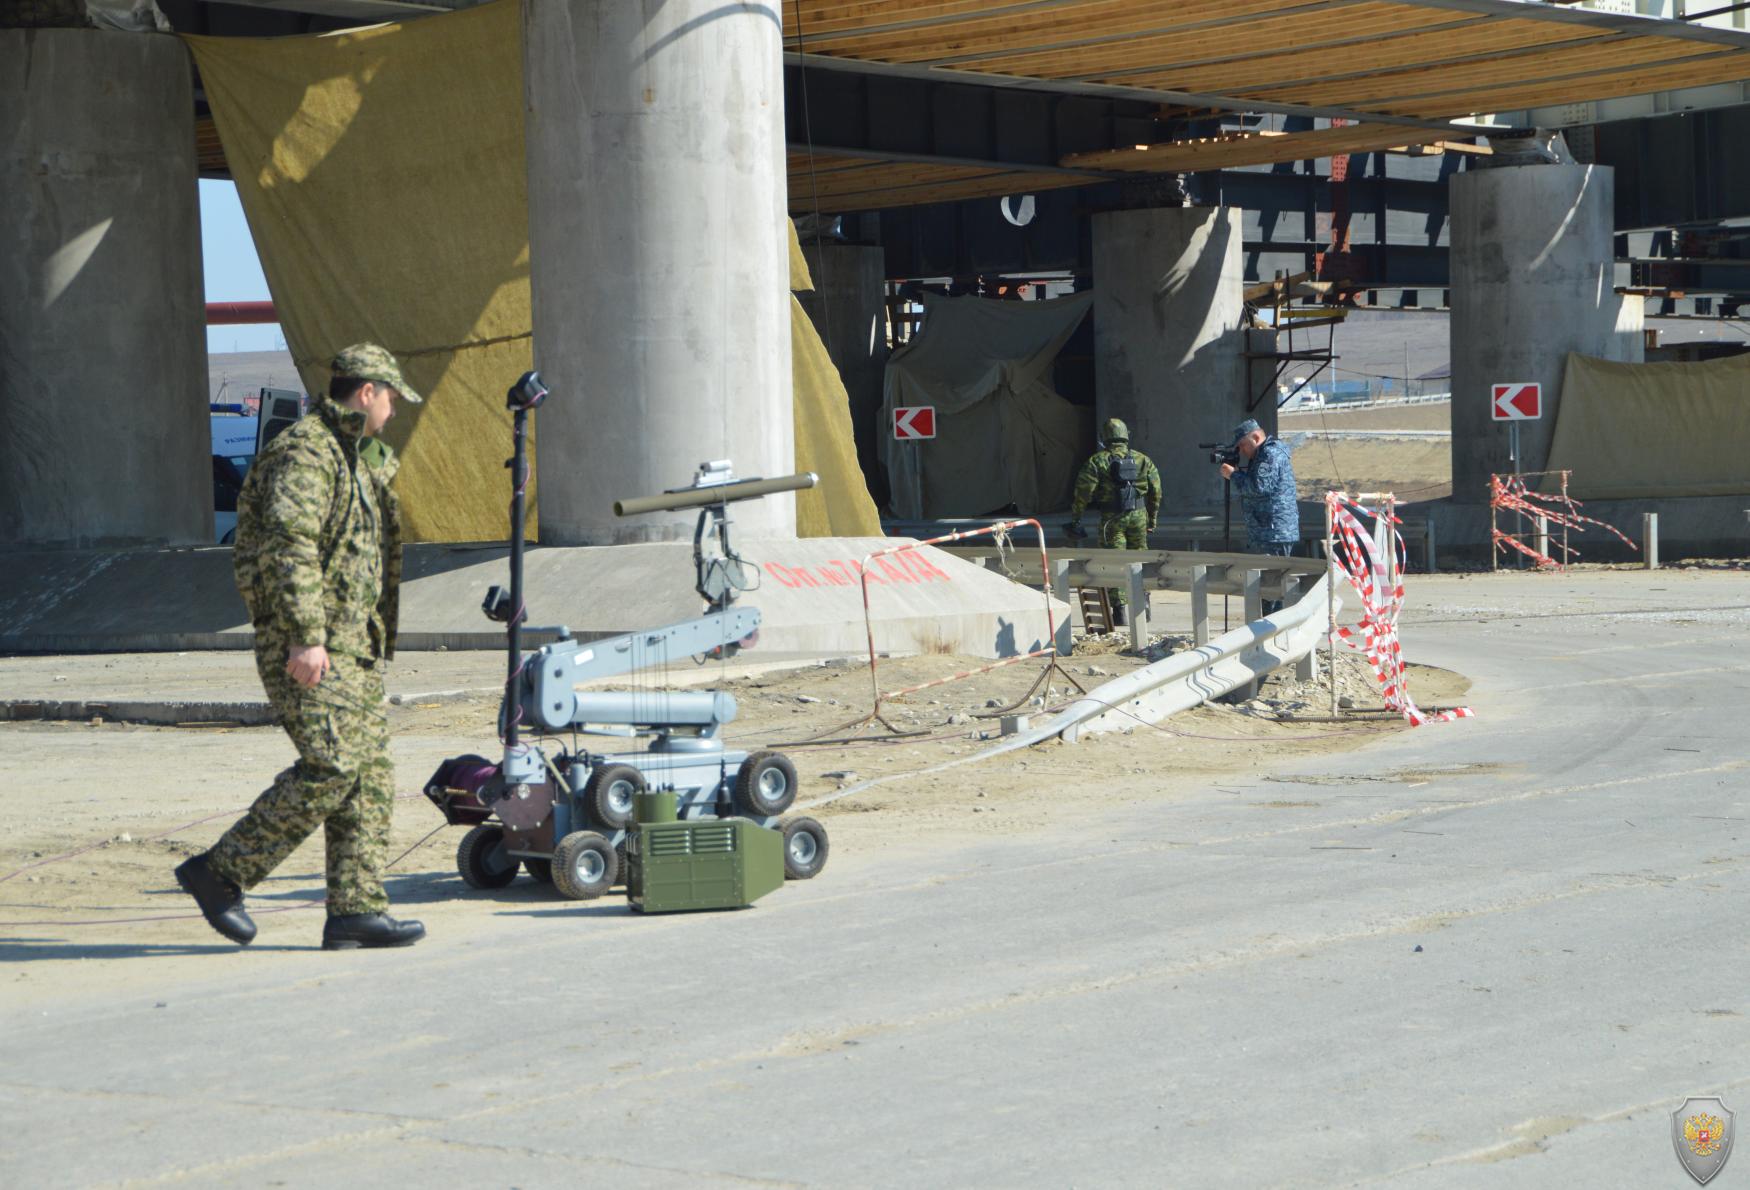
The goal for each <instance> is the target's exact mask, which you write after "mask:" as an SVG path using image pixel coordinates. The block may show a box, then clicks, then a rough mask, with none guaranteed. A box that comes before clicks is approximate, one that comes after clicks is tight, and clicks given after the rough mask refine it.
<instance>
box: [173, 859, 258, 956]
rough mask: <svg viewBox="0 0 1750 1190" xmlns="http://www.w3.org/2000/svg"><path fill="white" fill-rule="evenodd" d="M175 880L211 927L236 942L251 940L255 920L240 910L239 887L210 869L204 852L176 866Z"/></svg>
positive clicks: (241, 905) (247, 943)
mask: <svg viewBox="0 0 1750 1190" xmlns="http://www.w3.org/2000/svg"><path fill="white" fill-rule="evenodd" d="M176 883H178V884H180V885H182V891H183V892H185V893H187V894H188V895H189V896H191V897H193V898H194V901H195V904H197V905H199V906H200V908H201V916H203V917H205V918H206V919H207V924H208V925H210V926H212V927H213V929H215V930H217V931H219V933H221V934H223V935H224V936H225V937H227V938H229V939H230V940H231V941H233V942H235V943H237V945H239V946H248V945H249V944H250V943H251V942H253V941H254V940H255V923H254V922H253V921H250V920H249V914H247V913H245V912H244V911H243V890H242V889H240V888H238V887H237V886H236V885H235V884H232V883H231V882H230V881H229V880H226V879H225V878H224V877H223V876H221V875H219V874H218V873H217V872H215V871H213V869H212V867H211V866H210V865H209V864H208V863H207V857H206V856H205V855H204V854H202V855H197V856H195V857H194V858H193V859H187V860H184V861H183V862H182V863H181V864H179V865H178V866H177V869H176Z"/></svg>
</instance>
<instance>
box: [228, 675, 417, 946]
mask: <svg viewBox="0 0 1750 1190" xmlns="http://www.w3.org/2000/svg"><path fill="white" fill-rule="evenodd" d="M330 661H331V668H330V669H329V671H328V673H327V674H325V675H324V676H323V678H322V681H321V683H320V684H319V685H317V686H316V687H315V688H314V689H306V688H305V687H302V686H299V685H298V684H297V683H295V682H293V681H292V679H291V678H290V677H288V676H287V675H286V672H285V665H286V646H285V644H284V643H283V642H266V641H264V642H262V643H261V644H260V645H259V646H258V647H257V649H256V653H255V666H256V670H257V671H258V672H259V673H260V674H261V684H262V685H263V686H264V687H265V688H266V690H267V697H268V701H269V702H270V703H272V704H273V708H274V711H275V712H276V714H277V715H278V717H279V720H280V724H281V726H283V727H284V728H285V729H286V734H287V735H289V736H291V737H292V743H293V744H294V745H296V746H297V749H298V759H297V762H296V763H295V764H293V765H292V767H291V768H289V769H286V770H285V771H284V772H282V773H281V774H280V775H279V776H277V777H275V778H274V780H273V784H272V785H271V786H269V787H268V789H267V790H266V791H265V792H264V793H263V794H262V795H261V796H260V797H258V798H256V799H255V804H254V805H253V806H251V807H249V812H248V813H247V814H245V815H244V816H243V817H242V818H241V819H239V820H238V821H237V824H236V825H235V826H233V827H232V828H231V829H230V830H228V831H226V832H225V834H224V837H222V838H221V839H220V840H219V841H218V843H217V844H215V845H214V847H213V850H212V852H211V853H210V856H211V858H210V863H211V865H212V869H213V871H215V872H217V873H218V874H219V875H221V876H223V877H225V878H226V879H228V880H232V881H234V882H236V883H237V884H238V885H240V886H241V887H243V888H245V889H248V888H253V887H254V886H255V885H257V884H259V883H261V881H263V880H265V879H266V878H267V875H268V873H270V872H272V871H273V870H274V869H275V868H277V867H279V865H280V864H282V863H284V862H285V860H286V858H287V857H288V856H290V855H291V854H292V852H294V851H296V850H297V849H298V846H299V845H300V844H301V843H303V842H304V840H305V839H307V838H309V837H310V835H311V834H312V833H313V832H314V831H315V830H316V828H317V827H318V826H320V827H322V828H323V830H324V843H325V845H326V850H327V859H328V913H329V916H331V917H338V916H342V915H345V914H350V913H381V912H383V911H384V910H385V909H387V908H388V907H389V897H388V894H387V893H385V892H384V891H383V862H384V853H385V852H386V851H387V849H388V846H389V816H390V812H391V810H392V809H393V806H394V796H395V795H394V789H395V771H394V767H393V766H392V764H391V763H390V760H389V720H388V714H387V712H386V710H385V708H384V705H383V674H382V671H381V669H380V667H379V666H378V665H377V664H376V663H374V662H361V661H360V660H359V659H358V658H356V657H342V656H339V655H334V654H331V655H330Z"/></svg>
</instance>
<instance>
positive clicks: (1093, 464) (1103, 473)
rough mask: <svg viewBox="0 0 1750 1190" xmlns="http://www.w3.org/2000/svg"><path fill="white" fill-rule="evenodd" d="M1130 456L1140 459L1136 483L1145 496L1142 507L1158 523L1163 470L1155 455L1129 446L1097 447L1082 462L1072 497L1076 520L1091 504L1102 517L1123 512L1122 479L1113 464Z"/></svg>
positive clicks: (1071, 502) (1073, 515)
mask: <svg viewBox="0 0 1750 1190" xmlns="http://www.w3.org/2000/svg"><path fill="white" fill-rule="evenodd" d="M1127 457H1129V458H1135V459H1136V486H1137V488H1138V489H1139V490H1140V494H1141V496H1142V504H1141V508H1142V509H1143V510H1144V511H1145V512H1146V513H1147V514H1148V523H1149V524H1151V525H1152V524H1154V523H1155V518H1156V517H1158V516H1159V515H1160V511H1161V473H1160V471H1159V470H1157V469H1156V468H1155V465H1154V461H1153V460H1152V459H1150V458H1149V457H1148V456H1147V455H1145V454H1143V453H1142V452H1141V451H1140V450H1131V449H1130V448H1129V447H1128V446H1115V447H1112V448H1111V449H1109V450H1099V451H1095V452H1094V453H1093V454H1092V455H1091V456H1089V458H1088V461H1087V462H1085V463H1083V464H1082V469H1081V470H1080V471H1078V472H1077V473H1076V486H1075V495H1073V496H1072V497H1071V498H1070V505H1069V515H1070V518H1071V519H1072V520H1078V521H1079V520H1081V517H1082V510H1083V509H1084V508H1088V507H1090V506H1092V507H1093V508H1094V509H1095V510H1097V511H1098V512H1099V514H1100V515H1101V516H1102V517H1114V516H1121V515H1123V510H1122V509H1121V508H1119V506H1118V483H1117V479H1116V477H1115V476H1114V475H1113V464H1115V463H1117V462H1118V461H1119V460H1120V459H1124V458H1127Z"/></svg>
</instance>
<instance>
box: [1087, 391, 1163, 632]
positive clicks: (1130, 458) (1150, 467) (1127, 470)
mask: <svg viewBox="0 0 1750 1190" xmlns="http://www.w3.org/2000/svg"><path fill="white" fill-rule="evenodd" d="M1100 443H1101V445H1102V446H1103V447H1104V448H1105V449H1103V450H1098V451H1095V452H1094V454H1093V455H1092V456H1090V457H1089V459H1088V461H1087V462H1085V463H1083V464H1082V469H1081V470H1080V471H1079V472H1077V474H1076V486H1075V494H1074V495H1073V496H1072V497H1071V498H1070V506H1069V515H1070V521H1069V524H1068V525H1066V526H1064V531H1065V532H1067V533H1068V534H1069V535H1070V536H1071V537H1086V536H1087V530H1086V529H1083V528H1082V510H1083V509H1085V508H1088V507H1090V506H1091V507H1093V508H1096V509H1098V510H1099V512H1100V545H1101V547H1102V548H1104V549H1116V550H1145V549H1147V548H1148V535H1149V534H1150V533H1152V532H1153V531H1154V527H1155V520H1156V518H1157V517H1159V516H1160V511H1161V473H1160V472H1159V471H1158V470H1156V468H1155V465H1154V461H1153V460H1152V459H1150V458H1149V457H1148V456H1147V455H1145V454H1143V453H1142V452H1141V451H1137V450H1132V449H1130V430H1129V429H1128V428H1127V427H1126V426H1125V424H1124V423H1123V422H1121V421H1119V420H1118V419H1117V418H1115V417H1114V418H1112V419H1111V420H1109V421H1108V422H1107V423H1106V426H1105V430H1104V432H1103V433H1102V434H1101V435H1100ZM1128 620H1129V615H1128V613H1127V611H1126V609H1125V593H1124V592H1123V591H1122V590H1120V591H1115V592H1113V595H1112V623H1113V626H1114V627H1123V626H1124V624H1126V623H1127V622H1128Z"/></svg>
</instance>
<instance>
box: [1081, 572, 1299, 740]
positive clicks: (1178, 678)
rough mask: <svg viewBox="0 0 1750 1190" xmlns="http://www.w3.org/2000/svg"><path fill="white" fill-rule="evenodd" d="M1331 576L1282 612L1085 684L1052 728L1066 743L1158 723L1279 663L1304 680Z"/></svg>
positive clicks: (1251, 684)
mask: <svg viewBox="0 0 1750 1190" xmlns="http://www.w3.org/2000/svg"><path fill="white" fill-rule="evenodd" d="M1330 582H1331V576H1330V574H1329V572H1328V571H1327V572H1326V573H1324V574H1321V575H1320V576H1319V577H1318V578H1317V579H1316V580H1315V581H1314V582H1313V583H1312V585H1311V586H1310V587H1308V588H1307V589H1306V590H1305V591H1304V592H1303V593H1302V594H1301V595H1300V598H1298V599H1296V600H1295V601H1294V602H1293V603H1291V604H1286V605H1285V606H1284V607H1283V608H1282V610H1281V611H1278V612H1275V613H1273V614H1271V615H1268V616H1262V617H1260V618H1258V619H1255V620H1251V619H1249V620H1248V622H1247V623H1246V624H1244V625H1242V626H1240V627H1239V628H1235V629H1234V630H1233V631H1232V632H1226V633H1223V634H1222V635H1221V636H1220V637H1218V638H1216V639H1215V640H1212V641H1210V642H1209V643H1208V644H1206V645H1202V646H1200V647H1198V648H1194V649H1191V650H1189V651H1187V652H1184V653H1175V654H1174V655H1173V656H1171V657H1167V658H1164V659H1163V660H1160V661H1157V662H1155V663H1154V664H1152V665H1145V666H1144V667H1143V668H1141V669H1139V670H1136V671H1134V672H1132V673H1128V674H1125V675H1124V676H1123V677H1120V678H1114V679H1113V680H1112V681H1110V682H1107V683H1106V684H1105V685H1103V686H1099V687H1097V688H1095V689H1093V690H1090V691H1089V692H1088V693H1087V694H1085V695H1083V696H1082V697H1081V698H1079V699H1077V700H1076V701H1075V702H1073V703H1071V704H1070V705H1069V706H1068V707H1066V708H1064V710H1063V711H1062V712H1061V713H1060V714H1058V715H1057V716H1056V717H1055V718H1054V719H1053V721H1052V723H1051V725H1050V726H1051V727H1052V734H1053V735H1060V736H1062V737H1063V738H1064V740H1065V741H1066V742H1068V743H1071V744H1073V743H1075V742H1076V741H1077V740H1078V739H1080V738H1081V737H1082V736H1085V735H1095V734H1098V733H1100V732H1106V731H1123V730H1124V729H1126V728H1128V727H1135V726H1138V725H1142V724H1152V723H1159V722H1160V721H1161V720H1162V719H1165V718H1167V717H1168V716H1170V715H1173V714H1176V713H1178V712H1179V711H1188V710H1190V709H1191V708H1192V707H1195V706H1198V705H1200V704H1202V703H1205V702H1207V701H1209V700H1210V699H1212V698H1219V697H1221V696H1222V695H1224V694H1227V693H1229V692H1230V691H1234V690H1238V689H1240V688H1241V687H1242V686H1249V687H1251V688H1253V689H1256V683H1257V682H1258V681H1259V679H1261V678H1263V677H1264V676H1265V675H1266V674H1268V673H1270V672H1271V671H1272V670H1275V669H1280V668H1281V667H1282V666H1285V665H1296V666H1297V667H1298V668H1297V676H1298V677H1299V678H1300V679H1301V680H1302V681H1305V680H1308V679H1310V678H1311V677H1312V676H1313V674H1314V673H1315V672H1316V666H1317V661H1316V659H1315V656H1314V654H1315V653H1316V651H1317V649H1318V647H1319V645H1320V644H1321V643H1322V642H1323V641H1324V640H1325V636H1326V628H1327V619H1326V609H1327V601H1326V592H1327V590H1328V589H1329V585H1330Z"/></svg>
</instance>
